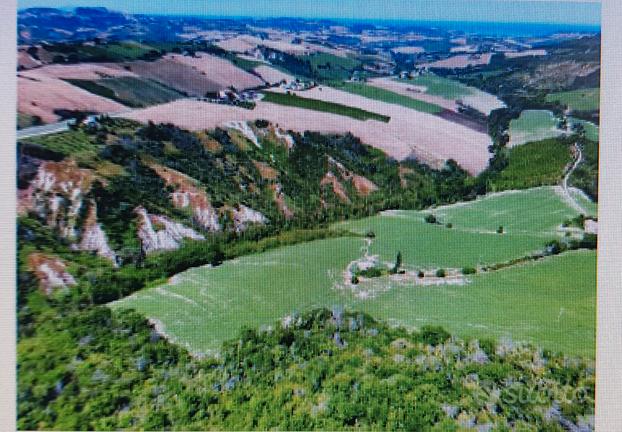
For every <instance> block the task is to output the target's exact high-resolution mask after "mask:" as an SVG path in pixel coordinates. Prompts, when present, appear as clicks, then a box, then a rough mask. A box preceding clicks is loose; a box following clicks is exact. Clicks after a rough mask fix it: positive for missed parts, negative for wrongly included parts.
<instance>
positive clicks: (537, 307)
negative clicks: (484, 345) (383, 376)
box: [353, 251, 596, 358]
mask: <svg viewBox="0 0 622 432" xmlns="http://www.w3.org/2000/svg"><path fill="white" fill-rule="evenodd" d="M404 256H405V257H407V255H406V254H404ZM470 279H471V282H470V283H468V284H466V285H440V286H436V287H432V288H430V287H418V286H415V287H412V286H404V285H400V284H397V283H396V284H392V285H390V286H389V287H386V284H385V288H384V290H383V291H382V292H378V294H377V296H376V297H375V298H374V299H373V300H365V301H359V302H357V303H356V306H353V307H356V308H357V309H359V310H364V311H366V312H368V313H372V314H374V315H375V316H377V317H379V318H382V319H391V321H392V322H397V323H402V324H403V325H408V326H421V325H426V324H427V325H442V326H443V327H445V328H447V329H448V330H449V331H451V332H453V333H455V334H458V335H460V336H462V337H479V338H492V339H497V340H498V339H502V338H504V337H508V336H510V337H511V338H512V339H513V340H521V341H529V342H531V343H533V344H535V345H538V346H541V347H544V348H548V349H551V350H554V351H557V350H560V351H562V352H564V353H566V354H569V355H581V356H585V357H589V358H594V355H595V347H596V252H595V251H572V252H565V253H564V254H562V255H557V256H553V257H549V258H545V259H541V260H538V261H532V262H529V263H525V264H522V265H518V266H514V267H509V268H506V269H503V270H498V271H494V272H489V273H479V274H477V275H473V276H470ZM365 288H366V287H364V286H362V287H359V289H365ZM387 288H388V289H387Z"/></svg>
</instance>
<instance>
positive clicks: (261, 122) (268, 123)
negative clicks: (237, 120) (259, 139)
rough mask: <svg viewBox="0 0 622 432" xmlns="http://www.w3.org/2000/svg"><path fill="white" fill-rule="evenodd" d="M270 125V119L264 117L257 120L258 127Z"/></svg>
mask: <svg viewBox="0 0 622 432" xmlns="http://www.w3.org/2000/svg"><path fill="white" fill-rule="evenodd" d="M268 125H270V122H269V121H268V120H264V119H257V120H255V126H256V127H258V128H259V129H265V128H267V127H268Z"/></svg>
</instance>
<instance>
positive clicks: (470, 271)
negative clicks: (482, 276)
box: [462, 267, 477, 275]
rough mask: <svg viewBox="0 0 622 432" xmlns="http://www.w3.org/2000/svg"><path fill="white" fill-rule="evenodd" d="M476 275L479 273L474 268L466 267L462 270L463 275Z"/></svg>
mask: <svg viewBox="0 0 622 432" xmlns="http://www.w3.org/2000/svg"><path fill="white" fill-rule="evenodd" d="M475 273H477V270H476V269H474V268H473V267H464V268H463V269H462V274H464V275H469V274H475Z"/></svg>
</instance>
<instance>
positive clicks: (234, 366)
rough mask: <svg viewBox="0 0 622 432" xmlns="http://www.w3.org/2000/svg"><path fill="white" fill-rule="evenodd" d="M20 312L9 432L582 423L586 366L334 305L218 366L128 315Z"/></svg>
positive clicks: (225, 353)
mask: <svg viewBox="0 0 622 432" xmlns="http://www.w3.org/2000/svg"><path fill="white" fill-rule="evenodd" d="M29 304H30V309H29V312H30V313H31V314H33V315H35V316H36V317H37V318H35V319H34V321H33V322H32V323H31V324H30V325H28V326H24V325H23V326H20V336H21V337H20V343H19V346H18V356H19V371H18V372H19V374H18V387H19V394H18V399H19V424H18V426H19V428H20V429H119V428H128V429H148V430H151V429H168V428H173V429H190V430H196V429H235V430H248V429H264V430H266V429H273V428H278V429H289V430H305V429H324V430H326V429H344V428H345V429H351V428H364V429H383V430H387V429H389V430H422V429H433V430H463V429H464V428H469V427H487V428H494V429H495V430H510V429H520V430H534V431H535V430H539V431H544V430H550V431H562V430H564V428H563V425H565V424H568V422H572V423H575V424H581V423H582V422H583V423H585V422H589V421H590V418H591V416H592V415H593V399H594V370H593V367H592V366H590V365H588V364H585V363H583V362H581V361H571V360H568V359H566V358H564V357H562V356H560V355H557V354H554V353H551V352H546V351H544V352H543V351H540V350H536V349H533V348H530V347H528V346H523V345H517V344H514V343H512V342H510V341H502V342H499V343H495V342H492V341H479V342H478V341H476V340H471V341H462V340H459V339H456V338H453V337H451V336H450V335H449V334H448V333H447V332H445V331H444V330H443V329H441V328H435V327H424V328H422V329H421V331H419V332H409V331H407V330H405V329H402V328H391V327H388V326H387V325H386V324H383V323H380V322H377V321H375V320H374V319H373V318H371V317H369V316H367V315H364V314H360V313H356V312H344V311H342V310H340V309H338V308H335V309H333V310H332V311H329V310H315V311H311V312H307V313H303V314H301V315H294V316H292V317H289V319H287V320H284V321H283V322H282V323H276V324H275V325H274V326H273V327H272V328H267V329H262V330H256V329H245V330H242V331H241V332H240V335H239V337H238V338H237V339H236V340H232V341H230V342H228V343H226V344H225V345H224V346H223V348H222V351H221V355H220V357H219V358H205V359H196V358H192V357H190V356H189V355H188V353H187V352H185V351H184V349H183V348H179V347H176V346H174V345H171V344H170V343H168V342H167V341H166V340H164V339H162V338H161V336H159V335H158V333H156V332H155V331H154V330H153V328H152V327H150V326H149V325H148V323H147V322H146V321H145V319H144V318H142V317H141V316H139V315H137V314H136V313H134V312H132V311H124V312H121V313H112V312H111V311H110V310H109V309H108V308H105V307H94V308H80V307H79V306H75V305H73V304H71V303H69V304H67V303H65V302H63V300H61V299H58V300H56V301H54V300H50V299H44V298H41V297H39V298H37V296H35V295H33V296H31V299H30V302H29ZM26 332H30V333H31V334H30V335H29V337H27V338H25V337H24V334H25V333H26Z"/></svg>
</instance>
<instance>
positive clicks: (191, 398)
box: [15, 5, 600, 431]
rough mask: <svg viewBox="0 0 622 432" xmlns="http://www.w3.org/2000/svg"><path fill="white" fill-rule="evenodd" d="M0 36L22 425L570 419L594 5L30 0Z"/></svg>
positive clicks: (547, 422)
mask: <svg viewBox="0 0 622 432" xmlns="http://www.w3.org/2000/svg"><path fill="white" fill-rule="evenodd" d="M264 6H265V5H264ZM292 7H293V6H292ZM534 7H535V6H534ZM163 8H164V6H163ZM284 12H287V11H284ZM432 24H434V25H432ZM493 27H494V28H493ZM493 30H494V31H493ZM16 54H17V60H18V67H17V71H16V81H17V88H18V106H17V112H16V120H17V121H16V124H17V128H18V131H17V143H16V156H17V164H18V170H17V173H16V180H17V188H16V191H15V192H16V195H17V209H16V210H17V223H16V231H17V238H18V241H17V245H16V250H17V278H16V280H17V323H18V345H17V350H18V354H17V363H18V380H17V381H18V383H17V384H18V429H20V430H32V429H63V430H64V429H67V430H72V429H89V430H92V429H105V430H113V429H114V430H119V429H122V430H125V429H132V430H160V429H175V430H177V429H188V430H203V429H209V430H256V429H261V430H267V429H279V430H283V429H286V430H312V429H322V430H341V429H355V428H358V429H365V430H479V431H491V430H534V431H536V430H551V431H557V430H581V431H590V430H593V429H594V385H595V375H594V374H595V372H594V364H595V354H596V353H595V345H596V268H597V266H596V264H597V243H598V165H599V118H600V112H599V109H600V107H599V92H600V81H599V76H600V27H598V26H566V25H554V24H550V25H549V24H543V25H542V26H538V25H536V26H529V25H526V24H525V25H523V24H520V25H519V24H518V23H495V25H494V26H493V25H492V24H490V23H468V22H453V21H439V22H435V23H428V22H419V21H413V22H410V21H392V20H387V21H374V20H360V21H357V20H345V19H338V18H331V19H328V18H326V19H324V18H322V19H320V18H317V19H311V18H271V17H263V16H260V17H257V18H250V17H240V16H237V15H235V16H231V17H228V16H227V17H216V16H212V15H211V14H207V15H206V14H199V15H197V16H190V15H184V14H181V15H178V14H167V15H158V14H153V15H150V14H132V13H127V12H116V11H112V10H109V9H106V8H103V7H77V8H75V9H69V8H68V9H56V8H29V9H24V10H20V11H19V12H18V46H17V53H16ZM526 391H528V392H531V393H529V394H530V395H531V396H534V397H535V398H536V400H535V401H534V402H533V403H525V404H522V403H517V402H516V400H515V397H516V395H521V396H522V395H523V392H526ZM531 396H530V397H531Z"/></svg>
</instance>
